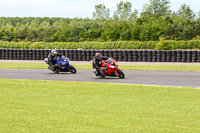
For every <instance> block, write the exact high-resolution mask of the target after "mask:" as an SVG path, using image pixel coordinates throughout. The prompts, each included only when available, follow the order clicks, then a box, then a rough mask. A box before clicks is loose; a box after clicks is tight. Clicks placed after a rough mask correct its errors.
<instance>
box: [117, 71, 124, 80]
mask: <svg viewBox="0 0 200 133" xmlns="http://www.w3.org/2000/svg"><path fill="white" fill-rule="evenodd" d="M117 72H118V77H119V78H120V79H123V78H124V77H125V75H124V73H123V72H122V70H120V69H117Z"/></svg>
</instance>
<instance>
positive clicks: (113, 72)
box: [92, 58, 125, 79]
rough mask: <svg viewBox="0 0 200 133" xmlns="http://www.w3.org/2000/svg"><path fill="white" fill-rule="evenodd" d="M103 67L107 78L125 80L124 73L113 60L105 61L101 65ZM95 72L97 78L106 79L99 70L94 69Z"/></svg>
mask: <svg viewBox="0 0 200 133" xmlns="http://www.w3.org/2000/svg"><path fill="white" fill-rule="evenodd" d="M92 63H93V62H92ZM101 66H102V67H101V69H102V70H103V72H104V74H105V76H111V77H119V78H120V79H123V78H124V77H125V75H124V73H123V72H122V71H121V70H120V69H119V68H118V64H117V61H116V60H114V59H113V58H108V59H107V60H104V61H103V62H102V63H101ZM93 72H94V73H95V74H96V76H99V77H100V78H105V76H104V75H102V74H101V73H100V72H99V71H98V70H97V69H94V70H93Z"/></svg>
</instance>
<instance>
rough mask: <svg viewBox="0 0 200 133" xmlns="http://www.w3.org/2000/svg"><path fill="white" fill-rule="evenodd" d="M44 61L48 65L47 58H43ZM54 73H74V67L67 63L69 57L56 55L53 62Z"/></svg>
mask: <svg viewBox="0 0 200 133" xmlns="http://www.w3.org/2000/svg"><path fill="white" fill-rule="evenodd" d="M44 62H45V63H47V64H48V65H49V62H48V58H45V59H44ZM53 72H54V73H59V72H71V73H76V68H74V67H73V66H72V65H70V64H69V59H68V58H67V57H65V56H62V57H58V58H57V60H56V63H55V69H54V70H53Z"/></svg>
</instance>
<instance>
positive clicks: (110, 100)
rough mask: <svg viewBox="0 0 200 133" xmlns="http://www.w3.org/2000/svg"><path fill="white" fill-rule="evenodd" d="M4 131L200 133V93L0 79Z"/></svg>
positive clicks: (0, 126) (1, 128) (0, 120)
mask: <svg viewBox="0 0 200 133" xmlns="http://www.w3.org/2000/svg"><path fill="white" fill-rule="evenodd" d="M0 132H1V133H9V132H15V133H30V132H39V133H47V132H48V133H56V132H58V133H61V132H81V133H82V132H87V133H88V132H91V133H94V132H98V133H99V132H100V133H108V132H111V133H128V132H145V133H146V132H153V133H154V132H155V133H158V132H161V133H163V132H173V133H178V132H180V133H182V132H200V90H199V89H194V88H176V87H158V86H139V85H120V84H105V83H104V84H102V83H82V82H62V81H38V80H6V79H0Z"/></svg>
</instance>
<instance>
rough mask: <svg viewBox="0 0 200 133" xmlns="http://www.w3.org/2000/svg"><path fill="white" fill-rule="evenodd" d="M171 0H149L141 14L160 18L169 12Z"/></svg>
mask: <svg viewBox="0 0 200 133" xmlns="http://www.w3.org/2000/svg"><path fill="white" fill-rule="evenodd" d="M169 4H170V2H169V0H149V4H145V5H144V7H143V12H142V13H141V16H154V17H156V18H159V17H161V16H164V15H166V14H169V13H170V12H171V11H170V10H169V8H170V6H169Z"/></svg>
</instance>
